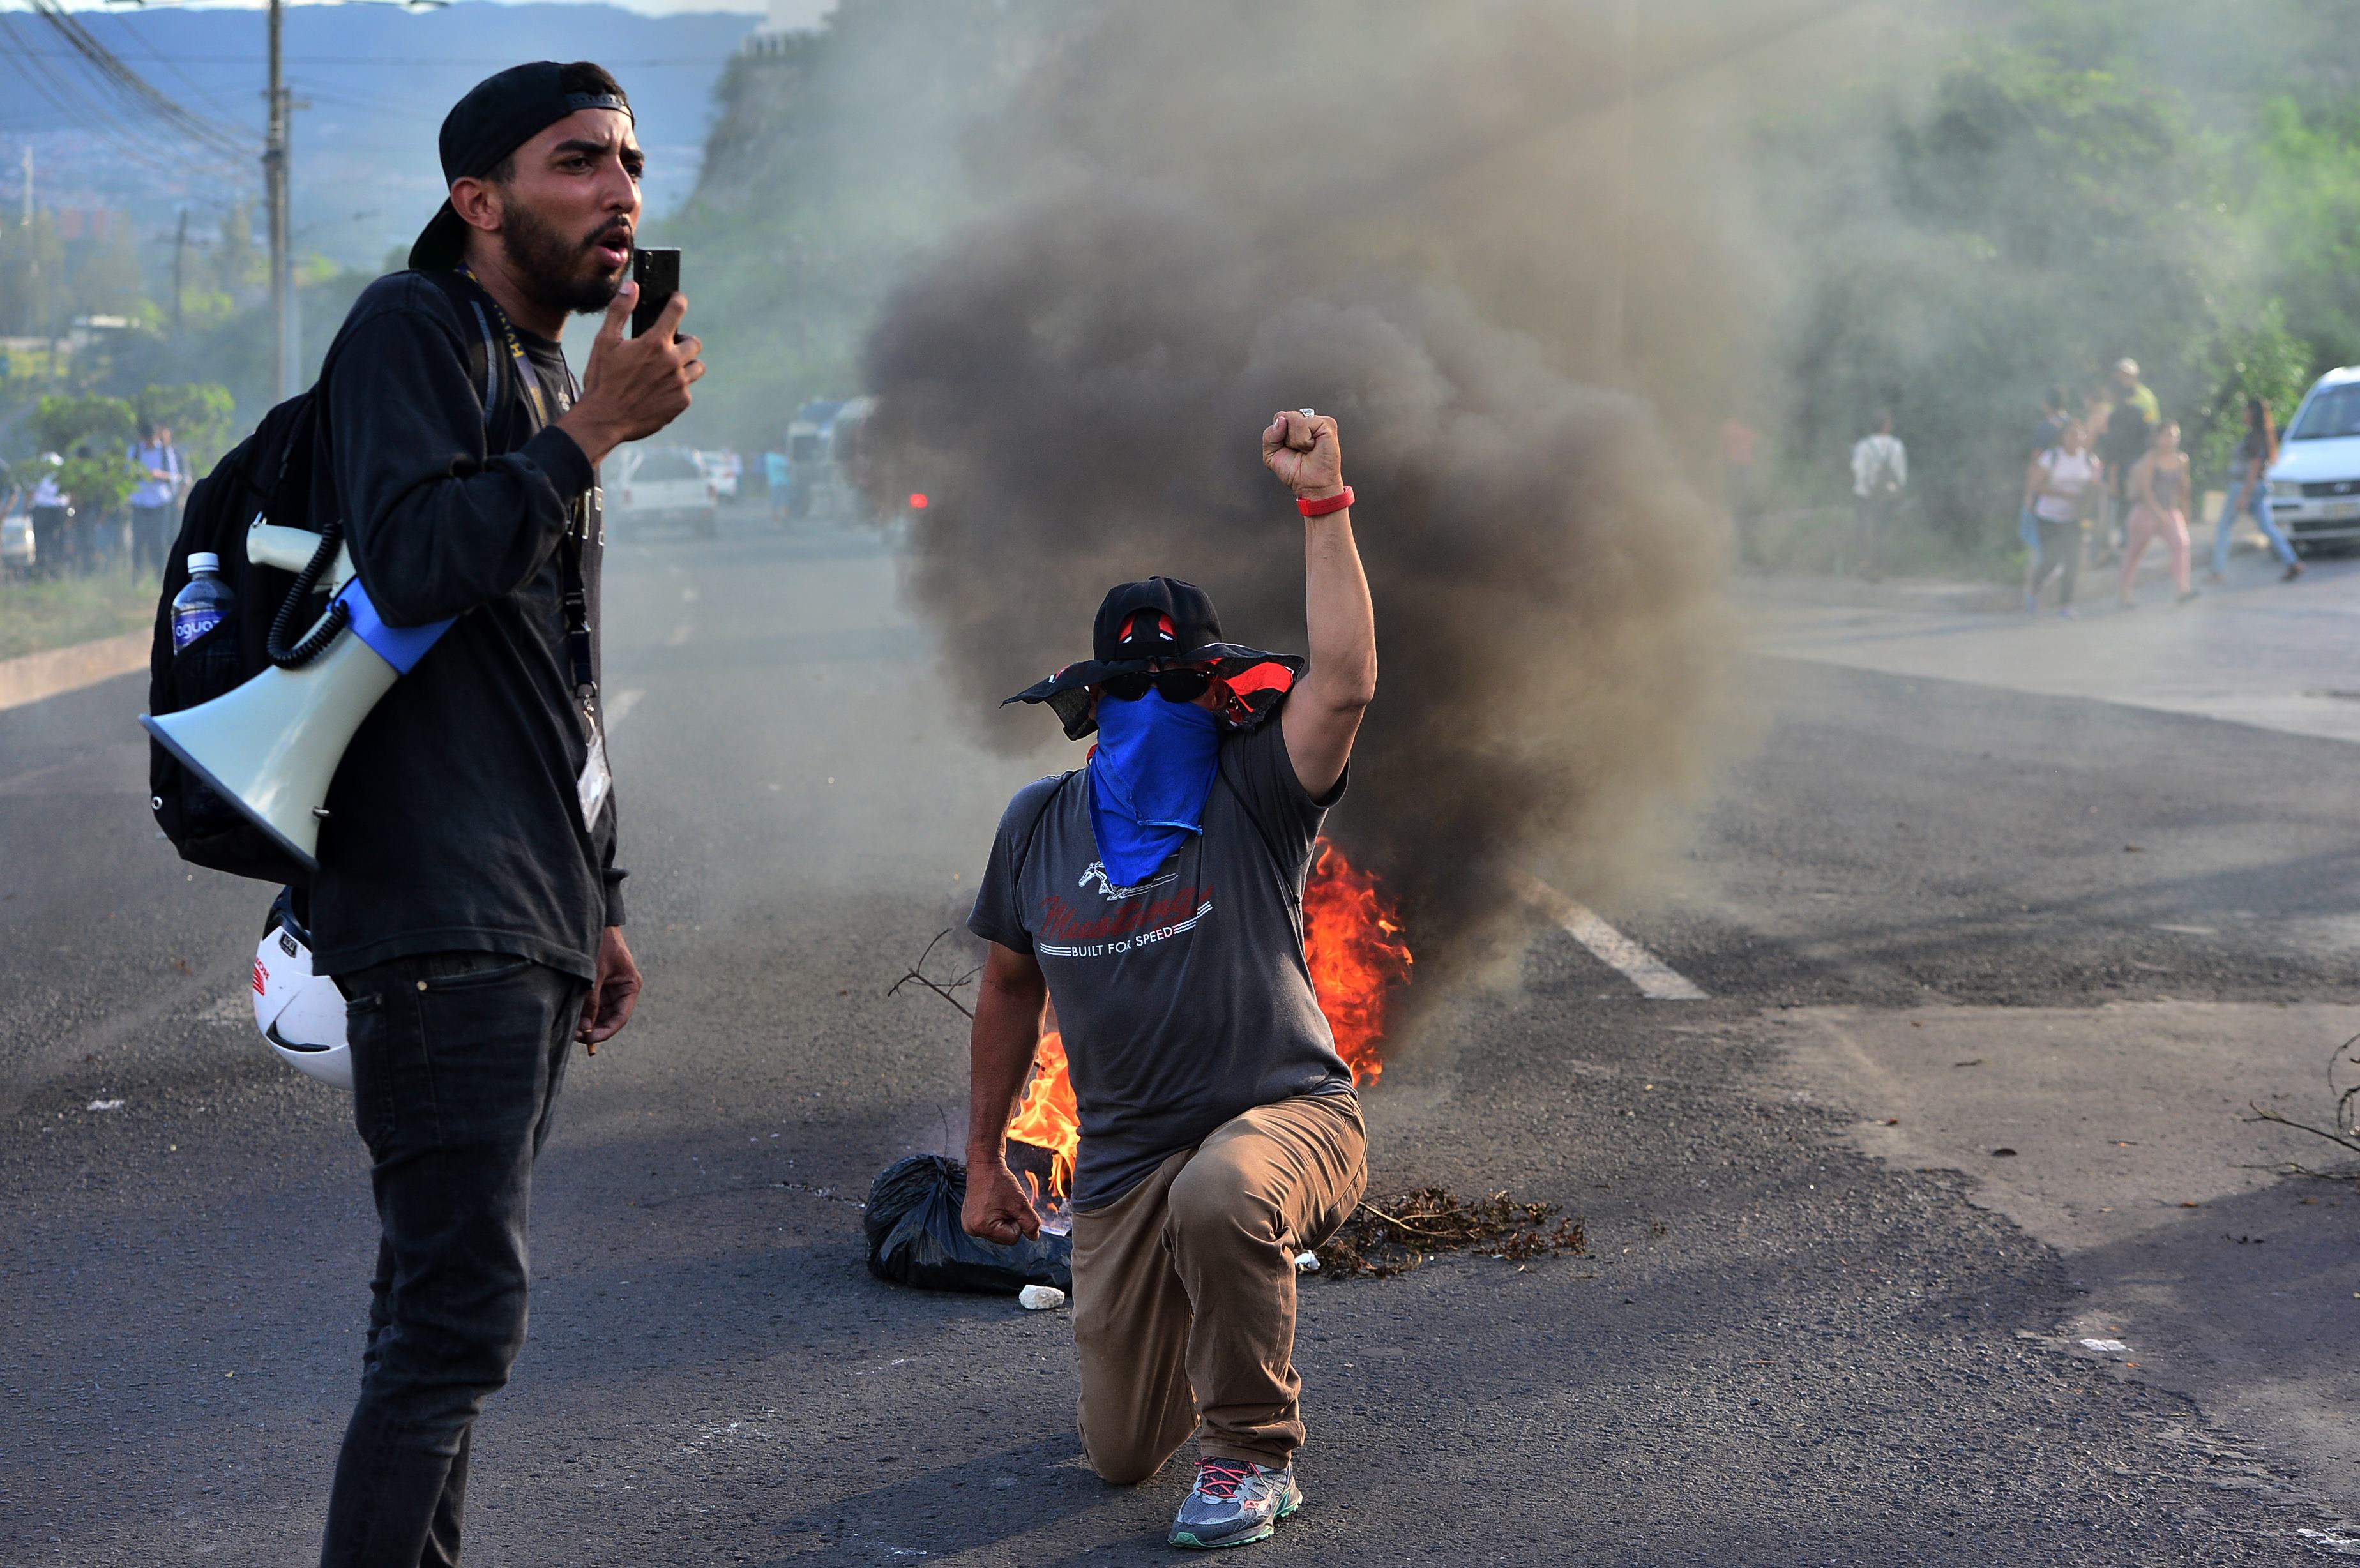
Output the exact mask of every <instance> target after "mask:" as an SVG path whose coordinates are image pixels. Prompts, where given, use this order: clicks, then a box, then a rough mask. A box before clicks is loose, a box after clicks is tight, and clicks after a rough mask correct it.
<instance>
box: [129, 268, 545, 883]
mask: <svg viewBox="0 0 2360 1568" xmlns="http://www.w3.org/2000/svg"><path fill="white" fill-rule="evenodd" d="M421 276H423V277H426V278H431V279H432V280H433V281H434V282H435V283H436V284H437V285H438V286H440V287H441V288H442V289H443V291H444V292H446V293H448V294H449V295H450V296H451V299H452V303H453V304H454V305H457V306H459V307H460V311H459V314H460V319H461V320H462V321H465V320H467V319H468V318H469V317H470V316H471V315H472V317H473V319H474V321H475V325H476V326H477V327H478V328H480V329H481V330H480V332H478V333H477V335H476V337H475V339H474V340H473V341H471V342H470V343H468V345H467V371H468V375H469V376H470V377H471V378H472V379H474V380H475V381H476V382H477V383H478V384H480V385H481V386H482V387H483V388H484V417H485V420H486V424H487V425H489V424H492V423H493V422H494V420H493V414H494V411H495V410H496V409H497V408H498V406H499V401H500V397H501V392H502V388H504V387H506V385H507V382H508V372H506V371H504V370H502V368H501V362H502V359H503V357H504V356H503V355H500V354H496V353H494V352H493V346H492V345H493V338H492V321H493V318H492V316H491V314H490V313H489V312H488V311H487V310H486V309H485V296H484V295H483V293H482V292H481V290H480V289H478V288H477V287H476V285H475V284H474V283H473V282H471V281H470V280H469V279H467V278H464V277H463V276H462V275H461V274H459V273H455V272H429V273H424V274H421ZM334 358H335V356H334V354H333V351H332V352H331V354H330V355H329V359H328V363H326V364H323V365H321V367H320V379H319V380H318V381H317V382H315V383H313V384H312V386H311V389H310V390H308V391H304V392H299V393H297V394H296V395H295V396H294V397H290V398H288V399H287V401H285V402H284V403H281V404H279V406H278V407H277V408H273V409H271V410H270V412H268V414H265V415H264V416H263V417H262V422H261V424H259V425H257V427H255V431H254V433H253V434H252V435H250V436H248V437H246V440H244V441H240V442H239V443H238V444H237V445H236V446H235V447H232V448H231V449H230V451H229V452H228V453H227V454H225V455H224V457H223V458H222V460H221V461H220V462H219V463H215V464H214V465H213V472H212V473H210V474H206V475H205V477H204V478H202V479H200V480H199V481H197V483H196V485H195V486H194V487H193V488H191V490H190V492H189V502H188V506H187V508H186V509H185V510H184V511H183V512H182V513H181V515H180V536H179V537H178V538H177V539H174V540H173V541H172V551H171V554H170V555H169V556H168V557H167V558H166V559H165V561H164V587H163V593H162V595H161V597H160V598H159V599H158V602H157V605H156V632H155V640H154V642H153V644H152V645H151V646H150V648H149V649H148V654H147V711H148V712H149V713H178V712H179V711H180V710H181V709H183V708H192V707H195V706H196V705H197V704H198V703H200V702H212V701H213V699H214V698H216V697H221V696H226V695H227V694H228V693H229V692H230V691H232V690H234V689H235V688H236V687H238V686H241V685H244V684H245V683H246V681H250V680H252V679H253V678H254V677H256V676H257V675H259V674H261V673H262V672H263V671H264V670H268V669H269V668H270V667H271V665H272V664H274V663H278V664H282V665H286V666H288V667H290V668H293V667H295V666H297V665H300V664H302V663H305V662H308V658H309V656H308V655H306V654H305V650H304V649H303V648H301V647H300V646H299V647H296V648H289V647H288V646H287V645H288V643H289V641H290V638H292V637H297V636H299V635H300V633H301V632H302V631H303V630H304V629H305V628H306V627H308V626H311V623H312V622H313V621H314V620H316V619H318V617H319V615H320V611H321V609H322V596H321V594H320V593H319V592H318V590H317V588H316V585H315V584H316V579H317V577H318V575H319V573H320V572H322V571H324V570H325V569H326V568H327V566H328V564H329V563H330V561H333V559H334V557H335V550H336V545H337V544H338V542H339V541H340V539H341V538H342V531H343V524H342V519H340V518H332V519H330V520H328V521H327V522H326V523H324V524H322V523H317V522H314V521H313V519H312V517H311V480H312V475H313V474H314V473H315V472H316V470H317V468H318V465H319V463H321V462H322V460H323V459H324V457H325V455H326V446H327V438H326V432H325V430H323V429H322V423H321V416H322V407H321V401H320V388H321V387H322V386H323V385H325V384H326V381H327V378H328V371H329V368H330V366H331V365H333V363H334ZM257 520H267V521H268V522H272V523H277V524H279V525H282V526H284V527H287V528H307V529H310V530H311V531H313V532H316V533H319V534H321V535H322V538H323V539H324V540H325V543H324V544H323V545H322V548H321V550H320V553H319V555H318V556H317V557H316V558H315V559H314V560H313V561H312V563H311V568H310V569H308V570H306V571H305V572H301V573H296V572H282V571H280V570H279V569H278V568H276V567H271V566H263V565H260V564H257V562H254V561H248V560H247V559H246V530H247V529H248V528H251V527H253V525H254V524H255V523H256V522H257ZM198 550H207V551H211V552H212V553H213V555H214V556H216V557H218V558H219V559H220V561H221V578H222V581H223V582H224V583H226V584H227V585H228V587H229V589H230V592H231V593H235V595H236V596H237V603H236V604H235V606H234V608H233V611H232V613H231V614H230V615H227V616H225V617H224V619H223V621H222V624H221V625H220V626H215V627H214V628H213V630H211V631H209V632H207V633H205V634H204V636H203V637H199V638H198V639H197V640H196V641H195V642H193V643H191V644H190V645H189V647H188V648H186V649H185V650H182V652H183V654H184V655H186V656H187V657H178V658H176V657H175V654H174V650H173V648H172V600H173V598H174V597H175V596H176V595H177V594H179V593H180V590H181V589H182V588H185V587H187V586H188V583H189V556H190V554H191V552H192V551H198ZM274 633H275V634H276V636H275V638H274ZM216 639H218V640H219V642H220V643H222V644H225V645H227V647H228V648H230V649H231V650H233V651H234V652H235V659H228V658H219V659H213V658H207V657H205V655H206V654H207V653H208V652H212V651H218V649H217V648H213V647H212V646H211V645H214V644H215V642H216ZM274 640H276V641H277V642H278V644H279V657H278V658H276V659H274V658H273V657H272V643H273V641H274ZM317 651H318V650H317V649H316V648H314V649H312V650H311V653H312V654H316V653H317ZM147 804H148V806H149V808H150V809H151V810H153V811H155V813H156V825H157V826H158V827H159V828H161V829H163V830H164V836H165V837H166V838H168V839H169V840H171V841H172V847H173V848H175V849H177V850H179V851H180V858H181V859H183V860H185V861H187V862H189V863H190V864H191V865H192V866H204V867H206V868H207V869H208V870H213V871H224V872H227V873H228V874H229V875H231V876H233V877H255V878H257V880H260V881H264V882H278V883H283V884H287V885H290V886H293V887H303V886H305V885H307V884H308V883H309V881H310V877H309V875H308V874H307V873H306V872H305V871H304V869H303V867H302V866H300V864H298V863H297V861H296V860H295V858H294V856H292V855H289V854H288V853H287V852H286V851H285V850H283V849H281V848H279V844H278V843H277V842H276V841H275V840H273V839H272V838H271V837H270V836H269V835H268V833H264V832H263V831H262V830H261V829H260V828H258V827H257V826H256V825H255V824H254V823H252V822H248V821H247V820H246V817H245V816H244V815H242V814H241V813H240V812H239V811H237V810H236V809H235V807H233V806H230V805H229V804H227V803H226V802H225V801H224V800H222V799H221V798H220V797H219V796H218V795H216V794H214V792H213V790H212V789H210V788H209V787H207V786H206V784H205V783H204V782H203V780H202V779H198V778H196V777H195V776H194V775H192V774H191V772H190V771H189V770H188V769H187V768H184V767H182V766H181V764H180V758H179V757H174V756H173V755H172V754H171V753H170V752H169V751H168V750H166V749H165V748H164V746H162V745H161V744H160V743H158V742H157V741H155V740H153V739H150V740H149V741H148V743H147Z"/></svg>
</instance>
